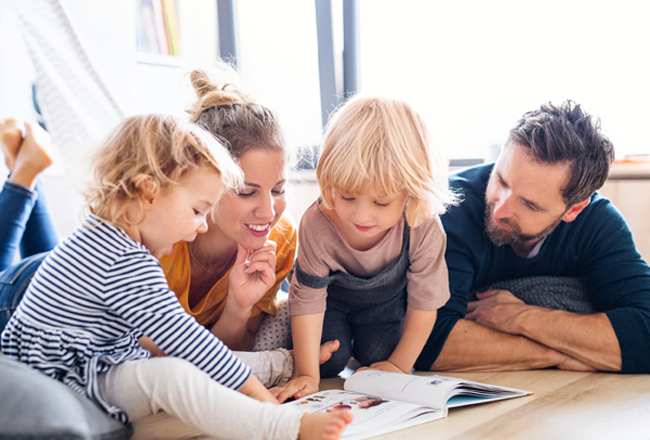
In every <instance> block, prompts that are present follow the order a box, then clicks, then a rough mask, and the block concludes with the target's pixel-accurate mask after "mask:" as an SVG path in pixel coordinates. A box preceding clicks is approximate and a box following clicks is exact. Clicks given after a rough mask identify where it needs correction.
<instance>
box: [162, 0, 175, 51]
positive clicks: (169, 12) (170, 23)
mask: <svg viewBox="0 0 650 440" xmlns="http://www.w3.org/2000/svg"><path fill="white" fill-rule="evenodd" d="M162 6H163V14H164V16H165V30H166V34H167V42H168V43H169V54H170V55H173V56H178V41H177V39H176V35H175V34H174V27H175V26H174V24H175V15H176V14H175V11H174V0H162Z"/></svg>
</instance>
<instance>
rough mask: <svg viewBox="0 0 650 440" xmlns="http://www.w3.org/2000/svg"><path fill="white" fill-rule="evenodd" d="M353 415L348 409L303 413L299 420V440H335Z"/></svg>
mask: <svg viewBox="0 0 650 440" xmlns="http://www.w3.org/2000/svg"><path fill="white" fill-rule="evenodd" d="M353 418H354V416H353V415H352V412H350V411H348V410H342V411H332V412H329V413H319V414H312V413H305V415H304V416H302V421H301V422H300V432H299V433H298V439H299V440H336V439H338V438H340V437H341V434H342V433H343V430H344V429H345V427H346V426H348V424H349V423H350V422H352V419H353Z"/></svg>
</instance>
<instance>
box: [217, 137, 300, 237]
mask: <svg viewBox="0 0 650 440" xmlns="http://www.w3.org/2000/svg"><path fill="white" fill-rule="evenodd" d="M239 166H240V167H241V169H242V171H243V172H244V188H243V189H242V190H241V192H240V193H238V194H237V193H229V194H224V195H223V197H222V198H221V199H220V200H219V203H218V205H217V212H216V216H215V218H214V221H213V222H212V224H211V225H210V228H211V229H215V230H216V229H218V230H219V231H220V232H221V234H222V235H223V236H224V238H226V239H230V240H233V241H234V242H237V243H239V244H241V245H242V246H243V247H244V248H246V249H259V248H260V247H262V246H263V245H264V243H266V240H267V239H268V237H269V233H270V232H271V228H273V226H275V224H276V223H277V222H278V220H280V217H281V216H282V213H283V212H284V210H285V208H286V207H287V202H286V200H285V194H284V186H285V183H286V180H287V177H286V157H285V152H283V151H281V150H273V151H268V150H253V149H251V150H248V151H246V152H245V153H244V154H242V155H241V157H240V158H239ZM215 232H216V231H215Z"/></svg>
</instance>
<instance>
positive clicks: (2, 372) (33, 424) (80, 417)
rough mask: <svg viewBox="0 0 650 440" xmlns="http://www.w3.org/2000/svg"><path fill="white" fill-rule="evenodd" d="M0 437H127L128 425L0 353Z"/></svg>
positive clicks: (103, 439)
mask: <svg viewBox="0 0 650 440" xmlns="http://www.w3.org/2000/svg"><path fill="white" fill-rule="evenodd" d="M0 396H2V398H0V439H2V440H4V439H12V440H27V439H29V440H37V439H50V440H59V439H72V440H77V439H79V440H91V439H93V440H94V439H97V440H99V439H101V440H113V439H115V440H117V439H129V438H131V436H132V434H133V428H132V426H131V425H129V426H125V425H124V424H122V423H120V422H119V421H117V420H115V419H113V418H111V417H110V416H109V415H108V414H107V413H106V412H104V410H103V409H102V408H101V407H99V406H98V405H96V404H95V403H93V402H92V401H91V400H90V399H87V398H85V397H82V396H80V395H78V394H76V393H75V392H74V391H72V390H71V389H70V388H68V387H67V386H66V385H64V384H63V383H61V382H58V381H56V380H54V379H52V378H50V377H48V376H46V375H44V374H42V373H40V372H38V371H36V370H34V369H32V368H29V367H28V366H27V365H24V364H21V363H20V362H17V361H14V360H10V359H7V358H6V357H4V356H2V355H1V354H0Z"/></svg>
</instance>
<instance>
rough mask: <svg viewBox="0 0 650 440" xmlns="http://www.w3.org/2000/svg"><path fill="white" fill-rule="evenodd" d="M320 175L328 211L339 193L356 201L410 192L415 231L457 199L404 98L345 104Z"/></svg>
mask: <svg viewBox="0 0 650 440" xmlns="http://www.w3.org/2000/svg"><path fill="white" fill-rule="evenodd" d="M316 176H317V178H318V184H319V185H320V188H321V196H322V198H323V202H324V203H325V206H326V207H328V208H332V207H333V206H334V201H333V199H332V191H333V189H335V188H336V189H339V190H341V191H343V192H345V193H347V194H349V195H351V196H356V195H359V194H361V193H363V192H365V191H368V190H370V191H373V192H378V193H382V195H396V194H400V193H402V192H405V193H406V195H407V197H408V198H407V202H406V203H407V205H406V221H407V222H408V224H409V225H410V226H412V227H415V226H417V225H419V224H420V223H421V222H422V221H423V220H424V219H427V218H431V217H433V216H435V215H439V214H442V213H444V212H445V211H446V209H447V207H448V206H449V205H452V204H455V203H456V199H457V198H456V196H455V195H454V194H453V193H452V192H451V190H450V189H449V180H448V178H447V172H446V166H445V164H444V163H443V161H442V158H441V157H440V153H439V152H438V150H437V149H436V148H434V147H433V145H432V142H431V136H430V133H429V129H428V128H427V125H426V124H425V122H424V120H423V119H422V118H421V116H420V115H419V114H418V113H417V112H416V111H415V110H414V109H413V108H412V107H411V106H410V105H409V104H407V103H406V102H404V101H402V100H399V99H392V98H384V97H378V96H362V95H357V96H354V97H353V98H351V99H350V100H348V101H347V102H345V103H344V104H343V105H342V106H341V107H340V108H339V109H338V110H337V111H336V112H335V113H334V115H333V116H332V118H331V119H330V121H329V123H328V125H327V128H326V130H325V140H324V143H323V150H322V153H321V156H320V159H319V161H318V167H317V169H316ZM374 195H376V196H378V195H380V194H374Z"/></svg>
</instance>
